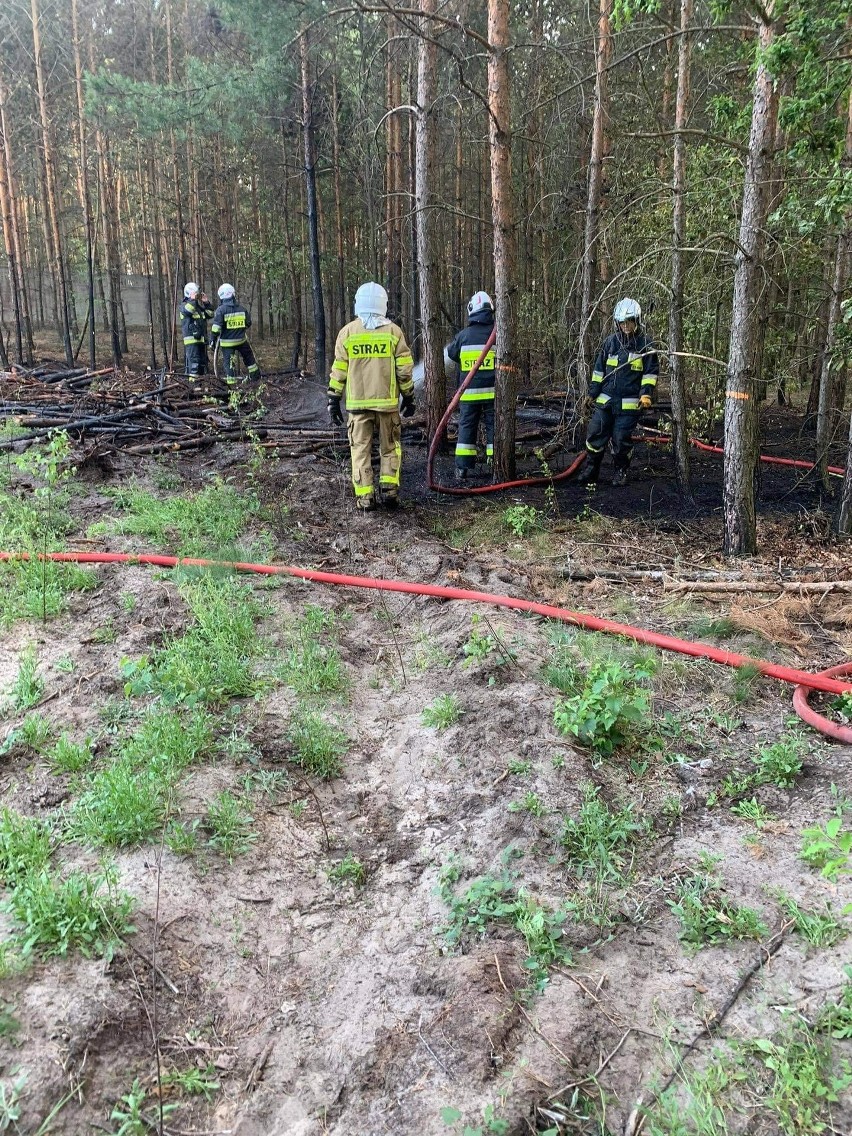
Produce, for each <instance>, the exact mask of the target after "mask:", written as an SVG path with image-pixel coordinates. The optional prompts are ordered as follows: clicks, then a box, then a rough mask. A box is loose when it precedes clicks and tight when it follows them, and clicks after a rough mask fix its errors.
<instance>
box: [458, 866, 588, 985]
mask: <svg viewBox="0 0 852 1136" xmlns="http://www.w3.org/2000/svg"><path fill="white" fill-rule="evenodd" d="M457 878H458V875H457V869H456V868H455V866H454V865H451V866H450V868H449V870H445V871H444V872H443V873H442V876H441V880H440V895H441V898H442V899H443V900H444V902H445V903H446V904H447V906H448V907H449V909H450V920H449V923H448V924H447V925H446V926H445V927H444V928H443V935H444V940H445V942H446V943H447V945H448V946H449V947H451V948H455V947H463V946H464V945H465V944H466V943H467V942H469V941H470V940H471V939H475V938H484V936H485V935H486V934H487V932H488V930H489V928H490V927H491V925H492V924H495V923H507V924H508V925H509V926H511V927H513V928H514V929H515V930H516V931H519V932H520V934H521V935H523V937H524V941H525V943H526V948H527V958H526V960H525V962H524V966H525V967H526V968H527V969H528V970H529V972H530V978H531V981H532V983H533V986H534V988H535V989H539V990H540V989H542V988H543V986H544V985H545V984H546V982H547V971H548V968H549V967H551V966H553V965H555V964H556V963H568V962H570V953H569V951H568V949H567V948H566V947H565V946H564V945H563V944H562V942H561V939H562V924H563V923H564V921H565V913H564V912H563V911H550V910H548V909H547V908H546V907H544V906H543V905H542V904H540V903H538V902H537V901H536V900H535V899H533V897H532V896H530V895H529V894H528V893H527V892H525V891H524V890H523V888H517V889H516V887H515V882H514V880H513V879H512V877H511V876H510V875H509V874H508V873H507V872H504V873H503V874H502V875H501V876H499V877H495V876H481V877H480V878H479V879H477V880H474V881H473V883H472V884H471V885H470V887H469V888H468V889H467V890H466V891H465V892H463V893H462V894H461V895H456V894H455V893H454V891H453V888H452V884H453V883H454V882H455V880H456V879H457Z"/></svg>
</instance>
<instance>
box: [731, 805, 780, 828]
mask: <svg viewBox="0 0 852 1136" xmlns="http://www.w3.org/2000/svg"><path fill="white" fill-rule="evenodd" d="M731 813H732V814H733V816H737V817H740V819H741V820H748V821H751V823H752V824H753V825H755V826H756V827H757V828H763V826H764V824H766V822H767V821H768V820H771V819H772V818H771V816H770V815H769V813H768V812H767V811H766V809H765V808H764V807H763V805H761V804H760V803H759V802H758V801H757V800H756V799H755V798H754V797H752V798H751V800H750V801H745V800H743V801H737V803H736V804H735V805H731Z"/></svg>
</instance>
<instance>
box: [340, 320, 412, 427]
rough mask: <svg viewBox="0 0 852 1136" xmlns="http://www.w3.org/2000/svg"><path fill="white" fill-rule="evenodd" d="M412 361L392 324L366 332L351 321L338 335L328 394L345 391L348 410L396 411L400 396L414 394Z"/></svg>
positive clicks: (399, 329)
mask: <svg viewBox="0 0 852 1136" xmlns="http://www.w3.org/2000/svg"><path fill="white" fill-rule="evenodd" d="M413 366H414V359H413V358H412V356H411V350H410V348H409V346H408V344H407V343H406V342H405V335H404V333H403V331H402V329H401V328H399V327H397V325H396V324H395V323H385V324H382V326H381V327H378V328H376V330H375V331H369V330H368V329H367V328H366V327H365V326H364V324H363V322H362V321H361V320H360V319H354V320H353V321H352V322H351V323H348V324H347V325H346V327H344V328H343V329H342V330H341V331H340V334H339V335H338V336H337V342H336V343H335V345H334V362H333V363H332V365H331V375H330V376H329V380H328V393H329V394H330V395H333V396H335V397H337V398H339V397H340V396H341V395H342V394H343V393H344V391H345V392H346V409H347V410H350V411H351V410H383V411H388V410H396V409H397V408H398V405H399V396H400V395H401V394H403V395H410V394H413V393H414V383H413V382H412V381H411V371H412V368H413Z"/></svg>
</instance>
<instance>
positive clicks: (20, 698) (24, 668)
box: [9, 643, 44, 714]
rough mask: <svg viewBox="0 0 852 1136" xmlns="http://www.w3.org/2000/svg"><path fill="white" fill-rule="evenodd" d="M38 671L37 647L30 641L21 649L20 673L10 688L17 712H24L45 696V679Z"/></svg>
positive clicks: (12, 706)
mask: <svg viewBox="0 0 852 1136" xmlns="http://www.w3.org/2000/svg"><path fill="white" fill-rule="evenodd" d="M37 671H38V657H37V656H36V650H35V647H34V646H33V645H32V643H29V644H28V645H27V646H26V647H24V649H23V651H21V655H20V658H19V660H18V674H17V677H16V678H15V681H14V682H13V683H12V686H11V688H10V690H9V702H10V704H11V708H12V710H14V711H15V713H18V714H22V713H23V712H24V711H25V710H30V709H32V707H33V706H35V705H36V703H38V702H41V700H42V697H43V696H44V679H43V678H42V677H41V676H40V675H39V674H38V673H37Z"/></svg>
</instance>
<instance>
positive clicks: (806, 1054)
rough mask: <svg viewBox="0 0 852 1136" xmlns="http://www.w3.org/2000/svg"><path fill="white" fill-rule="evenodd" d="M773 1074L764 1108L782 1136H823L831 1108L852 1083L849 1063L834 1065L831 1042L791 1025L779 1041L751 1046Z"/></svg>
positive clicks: (767, 1040)
mask: <svg viewBox="0 0 852 1136" xmlns="http://www.w3.org/2000/svg"><path fill="white" fill-rule="evenodd" d="M749 1048H750V1050H751V1051H752V1053H754V1054H755V1055H756V1056H757V1057H758V1058H759V1060H760V1061H762V1063H763V1064H764V1066H765V1067H766V1069H767V1070H768V1071H769V1073H770V1075H771V1083H770V1085H769V1087H768V1089H767V1090H766V1091H765V1093H764V1094H763V1104H764V1107H765V1108H767V1109H768V1110H769V1111H770V1112H771V1113H772V1114H773V1115H774V1117H775V1118H776V1120H777V1123H778V1126H779V1129H780V1131H781V1132H782V1133H783V1134H784V1136H821V1134H822V1133H824V1132H825V1131H826V1130H827V1123H826V1122H829V1123H830V1119H831V1105H832V1104H837V1103H838V1101H839V1100H840V1099H841V1097H840V1093H841V1092H842V1091H843V1090H844V1089H845V1088H847V1087H848V1086H849V1084H850V1082H852V1074H850V1071H849V1065H848V1062H847V1063H845V1064H844V1065H843V1066H841V1067H840V1068H839V1069H838V1068H837V1066H836V1065H835V1062H834V1056H833V1054H832V1051H831V1045H830V1043H829V1042H827V1041H825V1040H823V1039H820V1038H818V1037H816V1036H815V1035H814V1033H813V1032H812V1031H811V1030H810V1029H808V1028H807V1026H805V1025H802V1024H800V1023H799V1022H798V1021H795V1020H791V1021H789V1022H788V1024H787V1025H786V1028H785V1029H784V1030H783V1031H782V1033H781V1034H780V1035H779V1036H778V1037H776V1038H772V1039H770V1038H760V1039H758V1040H757V1041H753V1042H751V1044H750V1046H749Z"/></svg>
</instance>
